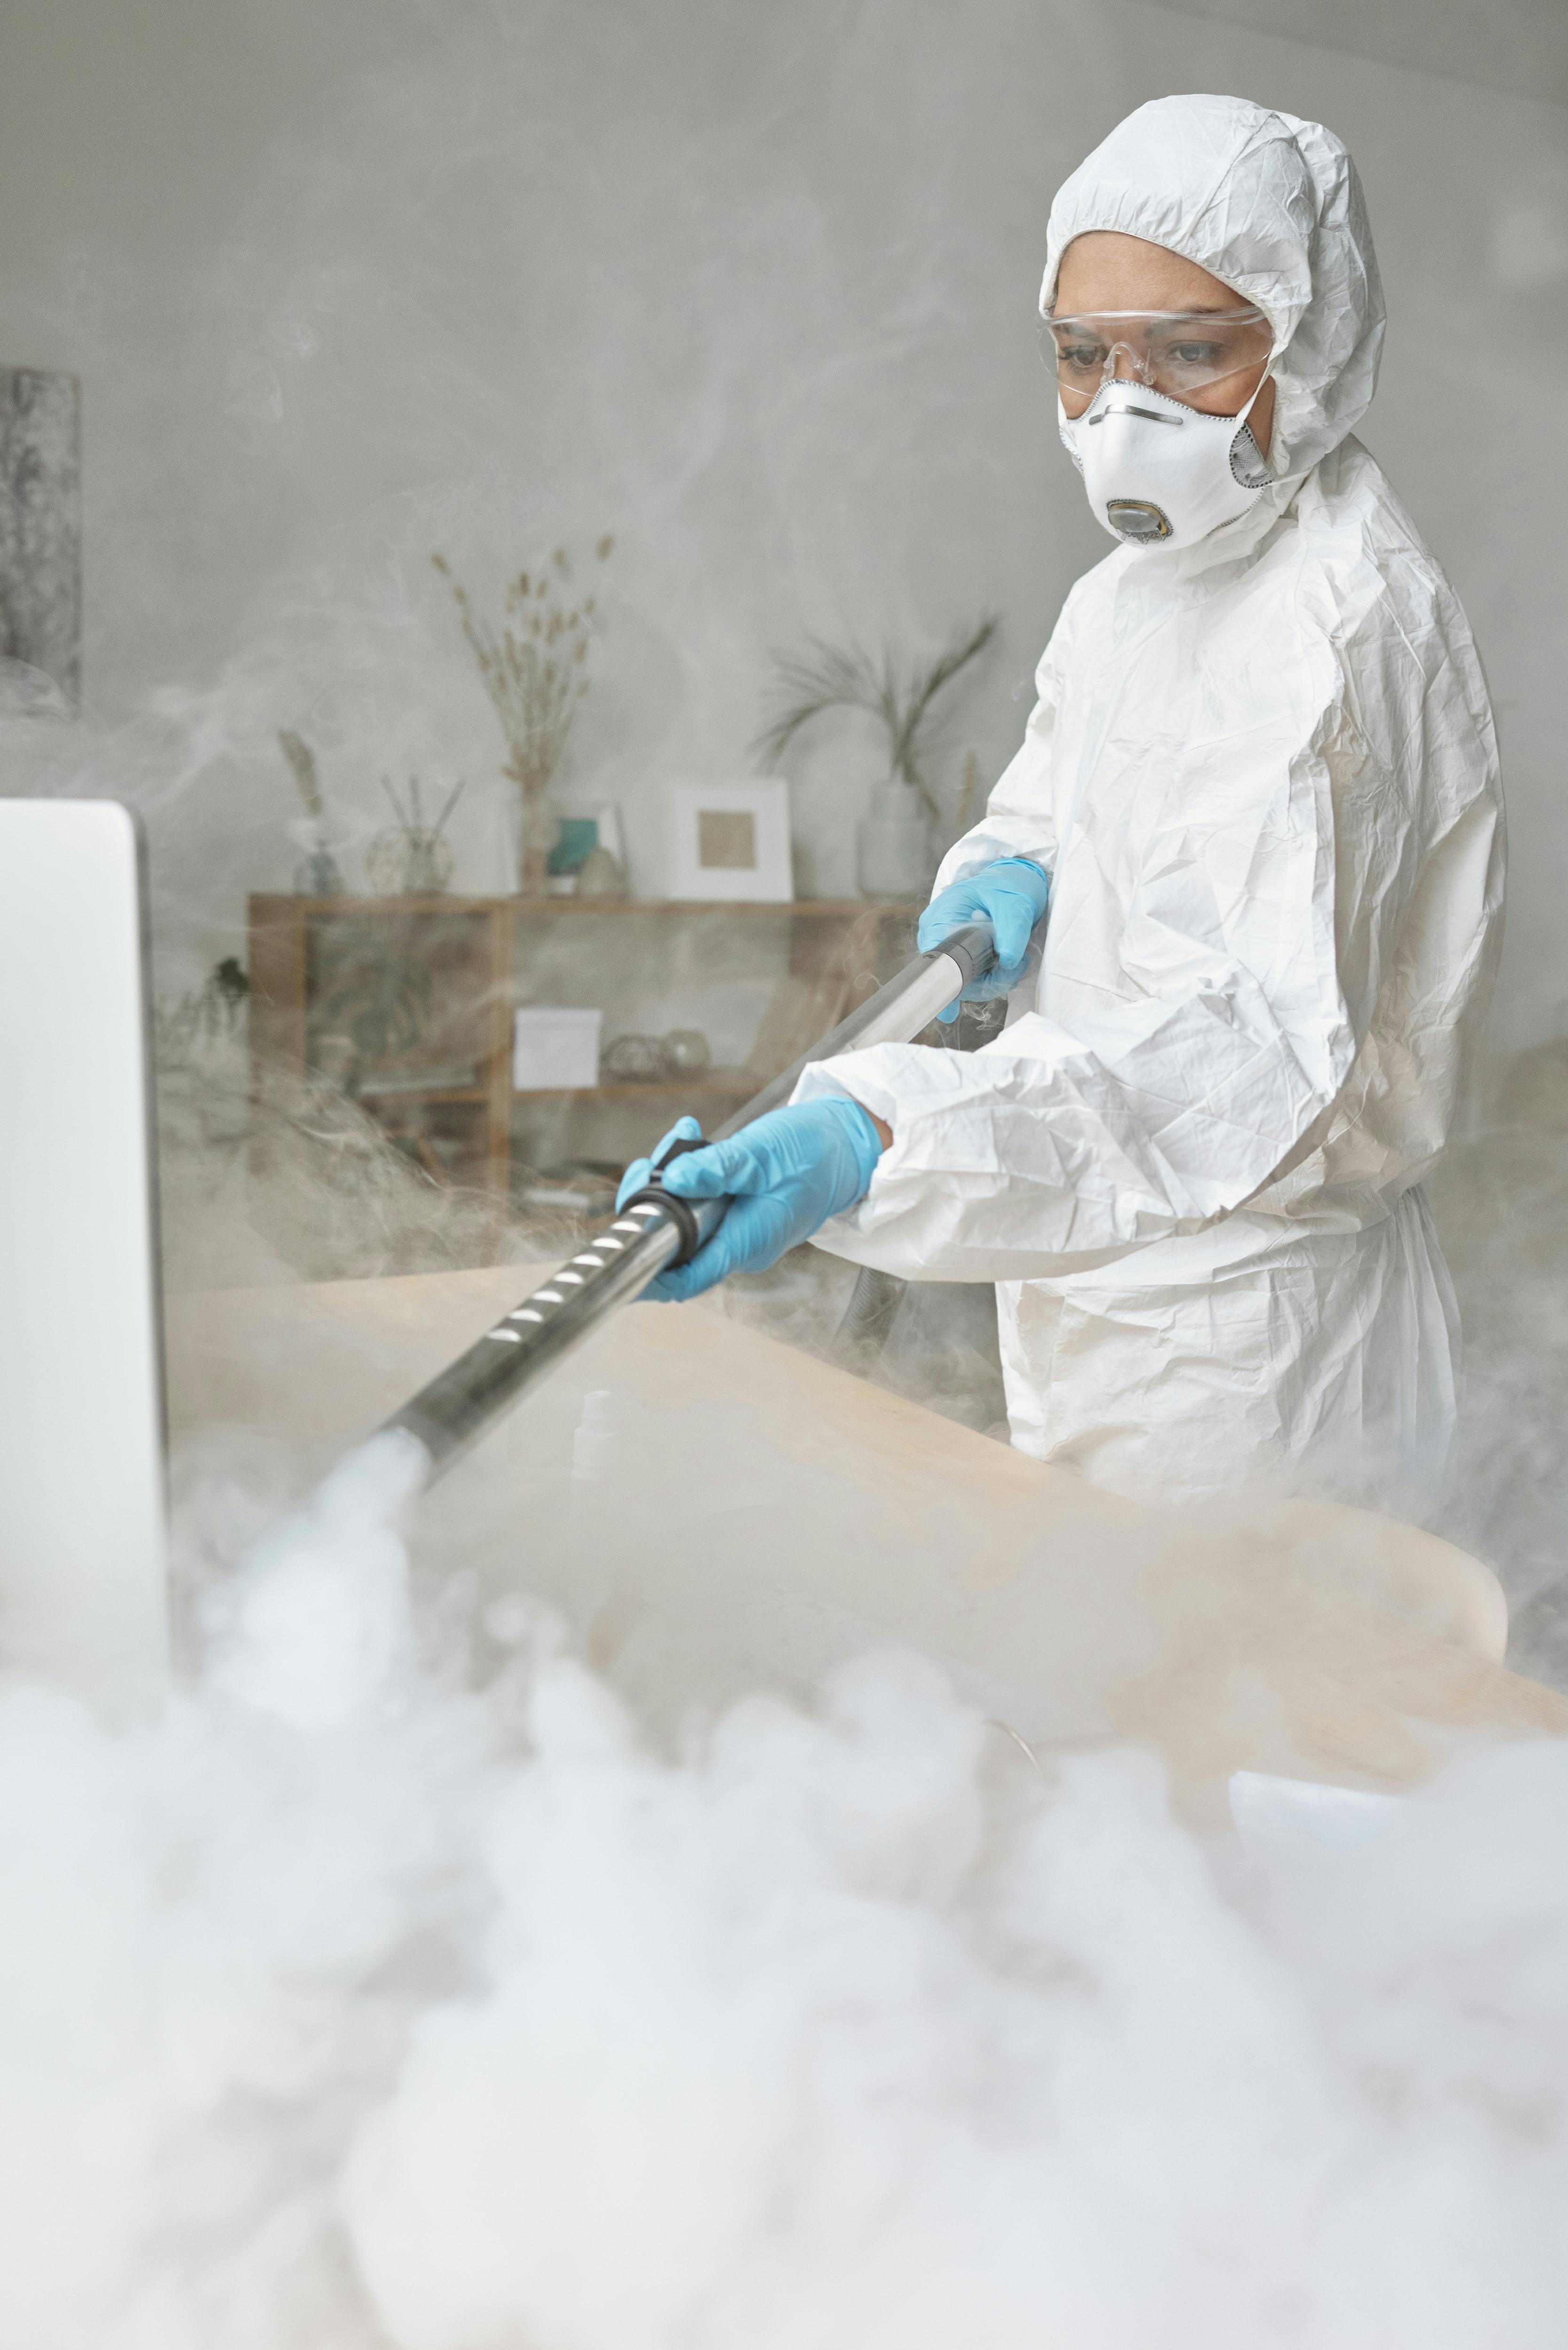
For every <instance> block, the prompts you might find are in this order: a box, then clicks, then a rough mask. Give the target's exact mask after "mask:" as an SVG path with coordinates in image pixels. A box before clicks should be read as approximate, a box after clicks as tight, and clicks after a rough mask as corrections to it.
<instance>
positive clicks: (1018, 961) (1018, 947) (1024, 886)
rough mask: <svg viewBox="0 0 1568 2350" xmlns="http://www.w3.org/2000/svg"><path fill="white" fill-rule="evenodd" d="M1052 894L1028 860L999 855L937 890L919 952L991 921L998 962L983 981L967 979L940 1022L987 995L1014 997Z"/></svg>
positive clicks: (923, 925) (922, 918) (922, 920)
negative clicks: (971, 924) (965, 877)
mask: <svg viewBox="0 0 1568 2350" xmlns="http://www.w3.org/2000/svg"><path fill="white" fill-rule="evenodd" d="M1050 895H1051V884H1050V882H1049V881H1048V880H1047V879H1046V877H1045V875H1044V872H1043V871H1042V870H1041V868H1040V867H1039V866H1038V865H1036V864H1034V863H1033V860H1032V859H1031V858H1027V857H999V858H997V860H996V862H995V864H994V865H982V866H981V869H980V871H979V872H978V873H971V875H970V877H969V879H968V880H967V881H954V882H951V883H950V885H949V887H948V888H947V889H939V890H938V891H937V894H936V896H935V897H934V898H933V899H931V902H930V904H929V906H928V907H927V908H926V910H925V912H924V913H923V914H922V915H921V916H920V926H919V930H918V931H916V933H915V938H916V942H917V944H918V945H919V948H920V950H921V951H922V953H929V951H930V950H931V948H933V947H940V944H941V942H942V941H943V940H944V939H946V938H950V937H951V935H952V933H953V932H954V931H961V930H962V928H963V926H964V924H965V923H966V922H972V921H976V920H980V921H986V922H989V923H990V924H991V931H992V937H993V938H994V939H995V941H996V961H995V962H993V963H992V967H991V969H990V970H989V971H988V972H986V974H985V976H984V978H983V979H971V982H970V983H969V985H968V986H967V987H966V988H965V989H964V991H963V993H962V994H961V996H955V997H954V999H953V1001H952V1003H950V1004H949V1005H948V1007H947V1009H946V1011H945V1012H939V1013H938V1014H937V1018H938V1019H939V1020H956V1019H957V1018H958V1008H959V1005H960V1003H983V1002H984V1001H985V1000H986V998H987V997H989V996H993V995H1011V994H1012V991H1013V989H1014V988H1015V987H1016V986H1017V985H1018V983H1019V981H1020V980H1021V979H1022V978H1023V973H1024V969H1025V966H1026V965H1027V963H1028V960H1029V941H1030V940H1031V939H1032V938H1033V935H1034V931H1035V928H1036V925H1037V924H1039V923H1040V922H1043V921H1044V919H1045V908H1046V904H1047V901H1048V899H1049V898H1050Z"/></svg>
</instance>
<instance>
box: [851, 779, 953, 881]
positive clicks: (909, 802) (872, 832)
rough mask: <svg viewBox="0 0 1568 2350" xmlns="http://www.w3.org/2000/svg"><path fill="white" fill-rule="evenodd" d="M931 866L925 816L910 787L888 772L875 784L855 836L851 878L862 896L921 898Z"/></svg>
mask: <svg viewBox="0 0 1568 2350" xmlns="http://www.w3.org/2000/svg"><path fill="white" fill-rule="evenodd" d="M935 870H936V858H935V855H934V854H933V852H932V847H931V825H930V818H929V816H928V815H927V814H926V808H925V803H924V802H923V800H922V799H921V798H920V795H919V792H917V791H916V790H915V789H914V788H913V786H912V785H909V784H907V783H905V782H904V780H903V778H902V777H901V776H899V775H889V776H888V778H887V779H886V781H885V782H883V783H880V784H877V785H875V786H874V788H873V790H872V793H871V800H870V805H869V806H868V807H867V812H866V814H865V816H863V817H862V818H861V821H860V824H859V826H858V827H857V831H856V835H855V872H856V880H857V885H858V887H859V890H860V894H861V896H862V897H863V898H880V899H898V900H903V899H919V900H921V901H923V900H924V899H925V898H926V897H927V896H928V894H929V890H930V886H931V876H932V874H933V873H934V872H935Z"/></svg>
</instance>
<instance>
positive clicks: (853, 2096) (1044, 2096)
mask: <svg viewBox="0 0 1568 2350" xmlns="http://www.w3.org/2000/svg"><path fill="white" fill-rule="evenodd" d="M405 1482H406V1481H405ZM399 1499H400V1479H399V1473H398V1466H397V1464H396V1463H392V1464H391V1465H390V1468H389V1473H388V1474H387V1475H386V1477H385V1478H384V1479H378V1478H371V1479H370V1480H369V1481H368V1482H367V1481H365V1480H364V1479H363V1478H361V1479H360V1481H359V1482H358V1485H357V1486H356V1485H355V1484H354V1483H353V1482H352V1481H350V1482H348V1483H345V1482H343V1481H339V1482H338V1484H337V1486H336V1487H335V1488H334V1489H333V1490H332V1491H331V1492H329V1495H328V1498H327V1503H325V1505H323V1506H322V1507H320V1508H318V1509H317V1512H316V1513H315V1514H314V1516H312V1517H311V1518H309V1519H306V1520H305V1521H302V1522H296V1523H295V1525H294V1526H293V1528H292V1529H291V1530H290V1531H289V1532H288V1533H287V1534H285V1535H284V1536H282V1537H278V1536H275V1537H273V1538H272V1539H271V1541H270V1542H269V1543H267V1544H264V1545H263V1546H262V1547H261V1548H260V1549H259V1550H257V1551H256V1552H254V1553H253V1555H252V1557H251V1559H250V1561H249V1562H248V1564H247V1565H245V1566H244V1569H243V1571H242V1572H241V1574H240V1575H239V1576H238V1577H237V1578H235V1579H234V1581H233V1582H231V1583H229V1584H227V1585H223V1586H217V1588H219V1589H220V1590H221V1591H222V1592H223V1598H222V1600H221V1602H220V1603H219V1604H218V1605H217V1606H216V1607H214V1609H213V1612H212V1616H211V1620H210V1623H209V1627H208V1632H207V1656H206V1660H205V1664H204V1667H203V1669H202V1674H201V1677H200V1679H199V1680H198V1681H197V1682H196V1683H194V1684H193V1685H192V1686H191V1687H190V1688H189V1689H188V1690H185V1691H184V1692H183V1693H182V1694H180V1695H179V1696H177V1697H176V1698H175V1700H173V1701H172V1702H171V1706H170V1708H169V1710H168V1711H167V1713H166V1714H165V1716H164V1717H163V1718H162V1719H161V1721H158V1722H157V1723H156V1724H152V1725H150V1726H145V1727H143V1728H141V1729H140V1730H138V1731H119V1732H114V1731H109V1730H107V1729H105V1728H104V1727H102V1726H101V1725H100V1724H99V1722H97V1721H95V1720H94V1719H93V1718H92V1717H91V1716H90V1715H89V1714H88V1712H87V1711H85V1710H84V1709H83V1708H81V1707H80V1706H79V1705H78V1704H77V1703H76V1702H75V1701H74V1700H72V1699H71V1698H70V1697H68V1696H67V1695H66V1694H65V1693H63V1692H62V1691H60V1690H56V1689H52V1688H48V1687H45V1686H42V1685H39V1684H37V1683H36V1682H35V1683H29V1682H24V1681H20V1680H15V1679H13V1680H11V1681H10V1682H8V1683H6V1684H5V1685H4V1686H3V1687H0V1917H3V1918H4V1919H5V1926H4V1930H3V1932H0V2340H4V2341H5V2342H6V2343H7V2344H10V2343H16V2344H18V2345H21V2344H23V2343H26V2345H29V2350H197V2345H200V2350H386V2345H394V2350H503V2345H504V2350H511V2345H516V2350H534V2345H556V2344H559V2345H574V2350H667V2345H668V2350H675V2345H681V2350H687V2346H688V2345H699V2346H700V2350H706V2346H707V2345H732V2344H741V2343H744V2344H746V2345H748V2350H753V2345H762V2350H774V2345H778V2346H779V2350H784V2345H790V2350H794V2345H838V2344H843V2345H849V2344H851V2343H856V2344H864V2343H867V2342H888V2343H892V2342H898V2344H900V2345H911V2350H926V2345H930V2350H937V2345H943V2350H946V2345H950V2344H951V2343H952V2342H954V2341H955V2340H965V2341H971V2342H980V2343H982V2344H986V2345H992V2344H996V2345H1002V2344H1012V2343H1015V2342H1016V2343H1018V2344H1020V2345H1023V2344H1025V2343H1030V2344H1034V2343H1040V2342H1053V2341H1061V2342H1071V2343H1073V2344H1074V2345H1085V2350H1145V2345H1147V2350H1155V2345H1158V2350H1179V2345H1186V2344H1189V2343H1190V2344H1192V2345H1199V2344H1201V2345H1204V2350H1213V2345H1220V2350H1230V2346H1231V2345H1234V2350H1255V2345H1259V2344H1261V2343H1264V2342H1266V2343H1268V2344H1270V2345H1291V2350H1320V2345H1321V2350H1330V2345H1332V2350H1362V2345H1365V2350H1373V2345H1376V2350H1387V2345H1392V2344H1397V2343H1404V2342H1409V2343H1411V2344H1415V2343H1420V2344H1421V2345H1423V2350H1461V2345H1462V2350H1477V2345H1494V2344H1502V2343H1506V2344H1508V2345H1510V2350H1525V2345H1542V2350H1545V2345H1553V2350H1555V2345H1557V2344H1559V2343H1560V2342H1561V2341H1562V2339H1563V2328H1564V2324H1565V2322H1568V2280H1565V2278H1564V2275H1563V2263H1562V2261H1561V2257H1560V2254H1559V2252H1558V2250H1557V2241H1556V2240H1557V2228H1556V2220H1557V2215H1558V2214H1559V2213H1560V2211H1561V2209H1562V2207H1563V2196H1564V2192H1565V2190H1568V2033H1564V2031H1563V2017H1562V1984H1563V1980H1564V1972H1565V1969H1568V1864H1565V1863H1564V1860H1563V1854H1564V1852H1565V1851H1568V1835H1565V1830H1568V1753H1565V1752H1563V1750H1562V1749H1561V1748H1559V1747H1557V1746H1555V1745H1550V1744H1544V1743H1543V1744H1539V1745H1532V1746H1528V1747H1511V1748H1500V1749H1491V1750H1487V1751H1481V1752H1476V1753H1474V1754H1472V1755H1470V1756H1469V1758H1467V1759H1462V1760H1460V1761H1459V1762H1457V1763H1454V1764H1452V1765H1450V1767H1449V1769H1448V1771H1447V1772H1446V1773H1444V1775H1443V1776H1442V1777H1441V1778H1440V1779H1439V1780H1438V1782H1437V1783H1435V1784H1434V1785H1433V1786H1432V1787H1431V1788H1430V1789H1429V1790H1428V1791H1427V1792H1425V1793H1424V1794H1420V1795H1418V1796H1417V1797H1414V1798H1412V1799H1410V1800H1408V1801H1407V1802H1405V1803H1403V1804H1397V1805H1392V1806H1390V1807H1389V1808H1388V1810H1387V1812H1386V1814H1385V1815H1383V1816H1379V1817H1375V1818H1374V1819H1373V1820H1372V1822H1371V1823H1370V1825H1369V1826H1368V1827H1367V1828H1366V1830H1365V1832H1364V1833H1363V1834H1362V1835H1361V1836H1360V1837H1359V1838H1358V1839H1356V1840H1349V1841H1346V1840H1339V1841H1334V1842H1329V1841H1324V1842H1321V1843H1317V1844H1314V1842H1313V1841H1312V1840H1311V1839H1310V1838H1308V1839H1304V1840H1303V1839H1302V1838H1301V1837H1299V1836H1297V1837H1295V1838H1293V1839H1292V1840H1289V1841H1287V1840H1285V1839H1284V1838H1282V1837H1281V1838H1276V1839H1274V1840H1272V1841H1271V1840H1270V1839H1269V1838H1268V1837H1267V1836H1264V1837H1263V1838H1262V1840H1260V1839H1259V1838H1258V1837H1256V1836H1253V1837H1251V1839H1250V1840H1249V1841H1248V1842H1247V1843H1246V1844H1242V1843H1241V1842H1238V1841H1237V1840H1235V1839H1233V1838H1229V1837H1228V1838H1225V1839H1222V1840H1219V1841H1214V1842H1208V1843H1206V1842H1204V1841H1201V1840H1199V1839H1197V1838H1195V1837H1194V1836H1193V1835H1191V1834H1190V1833H1189V1831H1188V1830H1186V1829H1185V1828H1183V1827H1182V1826H1180V1825H1177V1824H1176V1823H1175V1822H1174V1821H1173V1819H1172V1816H1171V1814H1170V1812H1169V1809H1168V1804H1167V1801H1166V1795H1165V1791H1164V1787H1163V1784H1162V1781H1161V1776H1160V1773H1159V1771H1158V1767H1157V1766H1156V1764H1155V1763H1153V1762H1152V1761H1150V1760H1149V1759H1148V1758H1147V1757H1144V1756H1140V1755H1137V1754H1133V1753H1126V1752H1096V1753H1094V1754H1082V1755H1078V1756H1076V1757H1073V1758H1069V1759H1067V1760H1066V1761H1064V1762H1062V1763H1057V1764H1055V1765H1054V1767H1053V1769H1052V1771H1051V1773H1050V1774H1049V1775H1048V1776H1043V1775H1041V1774H1040V1773H1036V1772H1035V1771H1034V1770H1033V1768H1032V1767H1031V1766H1030V1765H1029V1764H1028V1763H1027V1762H1025V1761H1023V1759H1022V1758H1018V1757H1016V1756H1015V1758H1014V1760H1012V1761H1009V1760H1008V1754H1009V1753H1013V1752H1014V1750H1011V1749H1008V1750H1007V1751H1006V1752H1002V1747H1003V1746H1005V1742H1001V1743H1000V1744H999V1742H998V1741H997V1739H996V1737H995V1734H994V1732H993V1731H992V1730H990V1729H989V1728H988V1727H987V1725H986V1723H985V1722H984V1721H983V1719H982V1718H981V1715H980V1714H979V1713H978V1712H976V1711H973V1710H972V1709H971V1708H970V1707H969V1706H967V1705H966V1704H964V1703H963V1702H961V1700H959V1699H958V1698H957V1697H956V1696H955V1695H954V1694H953V1693H952V1691H951V1690H950V1687H949V1686H948V1684H947V1683H946V1682H945V1681H944V1679H942V1677H941V1676H940V1674H939V1672H938V1671H937V1670H936V1669H935V1668H934V1667H933V1666H931V1665H929V1663H927V1662H926V1661H924V1660H923V1659H919V1658H918V1657H915V1656H913V1655H911V1654H908V1653H895V1652H888V1651H884V1652H882V1653H880V1654H876V1655H870V1656H867V1657H866V1658H864V1659H861V1660H860V1661H858V1662H857V1663H855V1664H852V1665H850V1666H848V1667H845V1668H841V1669H839V1670H838V1672H837V1673H836V1675H835V1676H834V1677H833V1679H831V1680H830V1682H829V1684H828V1685H827V1687H826V1690H825V1691H824V1694H823V1697H822V1700H821V1702H820V1705H819V1706H818V1708H817V1709H816V1710H815V1711H804V1710H801V1709H798V1708H796V1707H794V1706H792V1705H790V1704H788V1703H786V1702H785V1701H784V1700H782V1699H779V1698H776V1697H771V1696H769V1697H762V1696H757V1697H753V1698H750V1699H747V1700H743V1701H742V1702H741V1703H739V1704H738V1705H735V1706H733V1707H732V1709H730V1710H729V1711H726V1712H725V1713H723V1714H722V1716H721V1717H720V1718H719V1719H717V1720H716V1721H712V1722H711V1723H709V1724H707V1725H705V1726H703V1725H700V1724H699V1725H693V1726H692V1727H691V1728H690V1729H689V1731H688V1733H687V1735H686V1737H685V1740H684V1742H683V1744H682V1745H681V1747H680V1751H679V1752H675V1753H673V1754H670V1753H661V1752H658V1751H657V1750H656V1749H655V1748H654V1747H653V1746H652V1745H650V1744H649V1742H646V1741H645V1740H644V1739H643V1738H642V1737H641V1736H640V1735H639V1730H638V1728H637V1725H636V1723H635V1722H634V1721H633V1720H632V1719H631V1718H630V1717H629V1715H628V1712H627V1711H626V1710H625V1709H624V1707H623V1705H622V1704H621V1702H620V1701H619V1700H618V1699H617V1698H616V1697H615V1696H614V1695H613V1694H612V1693H611V1691H610V1690H608V1689H607V1687H606V1686H605V1685H604V1684H603V1683H602V1682H600V1681H599V1680H597V1679H595V1677H594V1676H593V1675H592V1674H591V1673H590V1672H589V1671H588V1670H587V1669H586V1668H585V1666H584V1665H582V1664H581V1663H580V1662H578V1661H576V1659H574V1658H573V1657H572V1656H571V1655H570V1654H569V1653H567V1652H566V1649H565V1648H563V1647H562V1645H561V1644H560V1641H559V1638H558V1636H557V1635H556V1634H555V1633H554V1632H553V1630H552V1627H551V1625H550V1623H549V1621H548V1620H547V1619H545V1618H543V1617H537V1616H533V1615H529V1614H527V1613H526V1612H524V1611H522V1610H520V1609H519V1608H518V1607H515V1606H513V1607H502V1608H501V1609H500V1610H497V1609H495V1608H492V1609H491V1611H490V1617H489V1621H488V1624H487V1625H486V1624H474V1625H471V1626H469V1627H467V1628H466V1630H465V1629H464V1628H463V1627H462V1624H461V1622H460V1612H461V1611H459V1610H456V1609H454V1607H453V1605H452V1600H451V1596H450V1595H449V1596H448V1599H447V1601H446V1602H445V1603H444V1604H442V1605H440V1606H437V1607H433V1608H431V1607H419V1606H417V1605H415V1604H414V1603H413V1602H412V1601H411V1600H410V1596H409V1592H408V1586H407V1581H406V1576H405V1571H404V1561H403V1555H402V1552H401V1547H400V1540H399V1537H398V1535H397V1534H396V1531H395V1527H394V1523H393V1519H394V1514H395V1510H396V1506H397V1504H398V1502H399Z"/></svg>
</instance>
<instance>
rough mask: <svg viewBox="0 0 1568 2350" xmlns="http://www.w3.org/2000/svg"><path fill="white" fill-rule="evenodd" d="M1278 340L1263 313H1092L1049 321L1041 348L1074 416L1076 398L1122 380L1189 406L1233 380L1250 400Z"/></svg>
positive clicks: (1233, 311) (1096, 311)
mask: <svg viewBox="0 0 1568 2350" xmlns="http://www.w3.org/2000/svg"><path fill="white" fill-rule="evenodd" d="M1273 342H1274V338H1273V329H1272V328H1271V326H1270V325H1269V322H1268V320H1267V318H1265V317H1264V316H1263V314H1262V311H1261V310H1253V309H1241V310H1087V311H1084V312H1081V313H1079V314H1077V315H1075V316H1073V317H1061V318H1047V319H1046V320H1045V321H1044V326H1043V328H1042V330H1041V339H1040V347H1041V352H1042V355H1043V357H1044V360H1045V363H1046V365H1047V366H1048V367H1050V368H1052V369H1054V372H1055V377H1056V381H1057V384H1058V386H1059V388H1060V390H1061V391H1062V394H1063V397H1064V402H1065V403H1066V404H1067V405H1068V406H1069V407H1070V408H1072V409H1074V410H1076V400H1075V399H1073V398H1072V395H1074V394H1076V395H1077V398H1078V399H1082V400H1093V398H1094V396H1095V394H1096V392H1097V391H1098V390H1099V389H1100V386H1101V385H1102V384H1103V383H1108V382H1111V381H1113V380H1116V378H1117V377H1120V378H1122V379H1123V380H1133V381H1137V382H1138V383H1144V384H1147V386H1148V388H1149V390H1151V391H1163V392H1164V393H1165V394H1166V395H1167V396H1168V398H1169V399H1171V400H1187V401H1190V400H1192V399H1193V398H1194V396H1195V395H1200V394H1202V393H1204V392H1206V391H1210V390H1215V389H1217V388H1218V387H1220V386H1222V385H1223V384H1225V383H1226V382H1227V381H1228V380H1230V379H1231V377H1234V378H1235V379H1236V382H1237V386H1238V390H1239V395H1240V399H1242V400H1244V399H1245V398H1246V395H1247V392H1248V390H1251V386H1250V385H1247V384H1245V383H1244V382H1243V379H1244V378H1245V377H1246V376H1247V375H1248V374H1249V373H1255V372H1256V371H1257V370H1258V369H1260V368H1262V367H1263V366H1264V365H1265V364H1266V363H1267V361H1268V359H1269V358H1270V357H1271V355H1272V350H1273Z"/></svg>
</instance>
